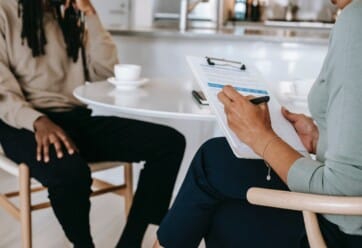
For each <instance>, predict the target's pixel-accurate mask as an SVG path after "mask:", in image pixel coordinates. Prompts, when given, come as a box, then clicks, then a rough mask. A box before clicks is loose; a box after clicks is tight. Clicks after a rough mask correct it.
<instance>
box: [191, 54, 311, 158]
mask: <svg viewBox="0 0 362 248" xmlns="http://www.w3.org/2000/svg"><path fill="white" fill-rule="evenodd" d="M187 61H188V63H189V65H190V68H191V70H192V72H193V74H194V76H195V78H196V80H197V82H198V83H199V85H200V87H201V89H202V90H203V92H204V93H205V96H206V98H207V99H208V101H209V104H210V107H211V108H212V110H213V111H214V112H215V114H216V117H217V120H218V123H219V125H220V126H221V128H222V130H223V132H224V134H225V136H226V139H227V140H228V142H229V144H230V146H231V148H232V150H233V152H234V154H235V156H237V157H239V158H250V159H258V158H260V157H259V156H258V155H256V154H255V153H254V152H253V151H252V149H250V148H249V147H248V146H247V145H246V144H244V143H242V142H241V141H240V140H239V138H238V137H237V136H236V134H235V133H234V132H233V131H232V130H231V129H230V128H229V127H228V125H227V120H226V115H225V113H224V106H223V105H222V104H221V103H220V101H219V100H218V99H217V94H218V93H219V92H220V90H221V89H222V88H223V87H224V86H225V85H231V86H233V87H234V88H235V89H236V90H237V91H238V92H240V93H241V94H243V95H254V96H265V95H269V96H270V101H269V103H268V106H269V111H270V118H271V122H272V127H273V130H274V131H275V132H276V133H277V134H278V135H279V137H281V138H282V139H283V140H284V141H286V142H287V143H288V144H289V145H291V146H292V147H294V149H296V150H297V151H299V152H301V153H303V154H307V151H306V149H305V148H304V146H303V144H302V142H301V141H300V139H299V137H298V135H297V133H296V131H295V130H294V128H293V126H292V125H291V124H290V123H289V122H288V121H287V120H286V119H285V118H284V117H283V115H282V113H281V105H280V104H279V103H278V102H277V99H276V98H275V97H274V96H273V95H272V91H270V90H269V89H268V86H267V84H266V83H265V81H264V80H263V78H262V76H261V74H260V73H259V71H258V70H257V68H255V67H253V66H252V65H251V64H247V65H246V66H247V69H246V70H240V69H239V68H237V67H235V66H230V65H214V66H210V65H209V64H208V63H207V61H206V59H205V58H202V57H187Z"/></svg>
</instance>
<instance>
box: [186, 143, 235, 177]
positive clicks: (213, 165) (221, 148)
mask: <svg viewBox="0 0 362 248" xmlns="http://www.w3.org/2000/svg"><path fill="white" fill-rule="evenodd" d="M231 155H232V151H231V149H230V146H229V144H228V143H227V141H226V139H225V138H223V137H221V138H213V139H210V140H208V141H206V142H205V143H204V144H203V145H202V146H201V147H200V149H199V150H198V152H197V153H196V155H195V157H194V160H193V163H192V167H195V169H196V170H198V171H204V174H205V176H207V175H209V174H210V172H213V174H214V173H216V174H217V172H218V171H220V170H225V163H226V161H227V160H228V158H230V156H231Z"/></svg>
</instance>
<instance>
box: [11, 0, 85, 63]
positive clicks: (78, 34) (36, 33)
mask: <svg viewBox="0 0 362 248" xmlns="http://www.w3.org/2000/svg"><path fill="white" fill-rule="evenodd" d="M48 1H49V0H48ZM43 2H44V1H43V0H18V3H19V10H18V14H19V17H22V25H23V27H22V31H21V38H22V39H23V42H24V40H26V42H27V44H28V46H29V48H30V49H31V51H32V55H33V57H39V56H42V55H45V49H44V47H45V45H46V44H47V39H46V36H45V31H44V23H43V18H44V9H45V7H44V3H43ZM53 2H57V3H58V4H51V5H50V6H51V8H52V9H53V11H54V13H55V17H56V19H57V21H58V23H59V26H60V28H61V30H62V32H63V37H64V41H65V44H66V47H67V54H68V56H69V57H70V58H72V59H73V61H74V62H76V61H77V60H78V57H79V49H81V47H82V45H83V37H84V23H83V22H82V21H81V14H80V12H79V11H78V10H76V9H75V8H74V6H73V4H72V3H73V2H74V1H71V2H72V3H71V4H70V6H69V7H68V8H67V9H66V10H65V12H64V15H63V14H62V11H61V8H62V6H61V4H59V2H61V1H53Z"/></svg>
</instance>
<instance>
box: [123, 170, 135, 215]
mask: <svg viewBox="0 0 362 248" xmlns="http://www.w3.org/2000/svg"><path fill="white" fill-rule="evenodd" d="M124 182H125V184H126V191H125V196H124V198H125V210H126V215H127V216H128V213H129V211H130V209H131V206H132V201H133V172H132V163H127V164H125V165H124Z"/></svg>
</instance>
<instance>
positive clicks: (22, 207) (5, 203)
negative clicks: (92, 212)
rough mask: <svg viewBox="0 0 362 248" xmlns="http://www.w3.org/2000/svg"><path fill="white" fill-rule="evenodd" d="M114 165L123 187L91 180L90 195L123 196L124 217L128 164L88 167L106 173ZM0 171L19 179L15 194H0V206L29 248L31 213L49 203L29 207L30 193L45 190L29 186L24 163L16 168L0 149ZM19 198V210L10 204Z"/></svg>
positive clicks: (129, 185)
mask: <svg viewBox="0 0 362 248" xmlns="http://www.w3.org/2000/svg"><path fill="white" fill-rule="evenodd" d="M118 166H124V182H125V183H124V184H122V185H112V184H110V183H108V182H105V181H102V180H99V179H96V178H93V185H92V189H93V193H92V196H97V195H102V194H105V193H109V192H113V193H115V194H118V195H121V196H124V197H125V210H126V215H127V214H128V212H129V209H130V207H131V205H132V200H133V186H132V185H133V182H132V164H130V163H121V162H102V163H95V164H90V168H91V171H92V174H93V173H94V172H96V171H103V170H108V169H111V168H115V167H118ZM0 169H2V170H4V171H6V172H8V173H10V174H11V175H13V176H16V177H18V178H19V191H15V192H9V193H0V206H2V207H3V208H5V210H6V211H7V212H8V213H9V214H11V215H12V216H14V217H15V218H16V219H17V220H19V221H20V224H21V236H22V237H21V239H22V248H31V247H32V224H31V212H32V211H36V210H40V209H44V208H48V207H50V203H49V202H43V203H39V204H35V205H32V203H31V194H32V193H35V192H39V191H42V190H45V189H46V188H44V187H40V186H37V187H32V185H31V184H32V183H31V178H30V174H29V168H28V166H26V165H25V164H20V165H17V164H15V163H14V162H12V161H11V160H9V159H8V158H6V157H5V155H4V154H3V152H2V149H1V146H0ZM14 197H19V200H20V201H19V207H18V206H16V205H15V204H14V203H12V202H11V201H10V199H11V198H14Z"/></svg>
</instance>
